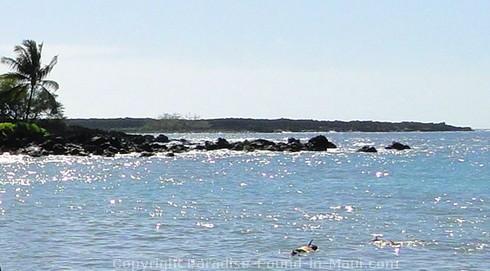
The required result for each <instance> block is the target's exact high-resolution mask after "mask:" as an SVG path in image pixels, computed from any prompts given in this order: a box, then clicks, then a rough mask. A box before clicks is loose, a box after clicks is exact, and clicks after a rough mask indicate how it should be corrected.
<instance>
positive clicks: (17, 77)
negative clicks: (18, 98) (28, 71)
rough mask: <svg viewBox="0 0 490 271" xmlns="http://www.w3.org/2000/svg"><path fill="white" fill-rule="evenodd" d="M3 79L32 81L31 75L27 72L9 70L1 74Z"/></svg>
mask: <svg viewBox="0 0 490 271" xmlns="http://www.w3.org/2000/svg"><path fill="white" fill-rule="evenodd" d="M0 78H1V79H9V80H14V81H20V82H25V81H27V82H28V81H30V79H29V77H28V76H26V75H25V74H22V73H18V72H8V73H4V74H2V75H0Z"/></svg>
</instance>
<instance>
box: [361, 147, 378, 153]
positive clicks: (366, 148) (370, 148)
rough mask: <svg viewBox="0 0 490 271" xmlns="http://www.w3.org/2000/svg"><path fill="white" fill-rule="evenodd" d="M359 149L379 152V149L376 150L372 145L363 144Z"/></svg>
mask: <svg viewBox="0 0 490 271" xmlns="http://www.w3.org/2000/svg"><path fill="white" fill-rule="evenodd" d="M357 151H358V152H378V150H376V148H375V147H372V146H363V147H362V148H360V149H359V150H357Z"/></svg>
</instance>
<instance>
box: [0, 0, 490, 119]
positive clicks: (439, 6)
mask: <svg viewBox="0 0 490 271" xmlns="http://www.w3.org/2000/svg"><path fill="white" fill-rule="evenodd" d="M0 9H1V10H2V16H1V17H0V20H1V25H2V27H1V28H0V56H14V53H13V51H12V50H13V47H14V46H15V45H16V44H20V43H21V41H22V40H24V39H33V40H36V41H38V42H44V56H45V60H44V61H45V63H48V61H49V60H50V58H51V57H52V56H54V55H59V62H58V64H57V66H56V67H55V69H54V70H53V72H52V73H51V75H50V77H49V78H50V79H53V80H55V81H57V82H58V83H59V84H60V90H59V91H58V94H59V99H60V101H61V102H62V103H63V104H64V105H65V108H66V109H65V114H66V115H67V117H70V118H78V117H81V118H89V117H97V118H109V117H158V116H160V115H162V114H164V113H179V114H182V115H193V116H200V117H201V118H221V117H246V118H248V117H250V118H293V119H321V120H379V121H423V122H442V121H445V122H446V123H448V124H453V125H461V126H471V127H473V128H490V109H489V108H490V107H489V106H488V103H489V101H490V54H489V52H490V30H489V27H488V26H489V25H490V16H488V14H490V1H471V0H465V1H463V0H461V1H450V0H445V1H437V0H434V1H417V0H410V1H408V0H406V1H397V0H389V1H381V0H378V1H367V0H366V1H360V0H358V1H349V0H342V1H329V0H323V1H313V0H312V1H308V0H294V1H288V0H280V1H279V0H278V1H273V0H260V1H246V0H240V1H234V0H222V1H206V0H200V1H191V0H183V1H177V0H174V1H164V0H154V1H150V0H140V1H127V0H100V1H96V0H84V1H53V0H43V1H38V0H30V1H29V0H27V1H13V0H3V1H1V2H0ZM7 68H8V67H6V66H5V65H1V66H0V73H3V72H6V71H7V70H8V69H7Z"/></svg>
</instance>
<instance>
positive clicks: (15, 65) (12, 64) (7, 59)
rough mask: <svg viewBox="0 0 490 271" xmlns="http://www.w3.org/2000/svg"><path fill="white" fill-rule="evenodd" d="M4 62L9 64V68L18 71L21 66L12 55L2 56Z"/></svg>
mask: <svg viewBox="0 0 490 271" xmlns="http://www.w3.org/2000/svg"><path fill="white" fill-rule="evenodd" d="M2 63H3V64H6V65H7V66H9V68H11V69H12V70H16V71H18V70H19V67H20V63H19V62H18V61H17V60H16V59H13V58H10V57H2Z"/></svg>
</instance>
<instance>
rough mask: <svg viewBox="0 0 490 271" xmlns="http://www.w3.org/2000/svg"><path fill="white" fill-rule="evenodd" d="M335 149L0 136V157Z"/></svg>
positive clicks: (127, 137) (89, 132)
mask: <svg viewBox="0 0 490 271" xmlns="http://www.w3.org/2000/svg"><path fill="white" fill-rule="evenodd" d="M333 148H337V146H336V145H335V144H333V143H332V142H330V141H329V140H328V139H327V138H326V137H325V136H324V135H318V136H315V137H313V138H311V139H309V140H308V141H307V142H305V143H303V142H301V141H300V140H299V139H296V138H288V140H287V142H274V141H270V140H266V139H254V140H244V141H237V142H229V141H228V140H227V139H225V138H218V139H217V140H216V141H204V142H200V143H193V142H189V141H188V140H186V139H173V140H171V139H169V138H168V137H167V136H165V135H163V134H161V135H158V136H156V137H155V136H153V135H139V134H127V133H123V132H115V131H110V132H108V131H102V130H97V129H88V128H83V127H71V126H70V127H67V128H65V129H63V130H62V131H61V132H55V133H53V134H52V135H49V136H45V137H39V135H35V136H29V135H28V134H25V135H23V136H22V137H15V138H2V137H1V135H0V153H2V152H9V153H12V154H26V155H30V156H33V157H38V156H45V155H76V156H88V155H98V156H107V157H112V156H114V155H116V154H128V153H139V154H140V156H142V157H149V156H152V155H154V154H156V153H164V154H165V155H167V156H174V155H175V154H178V153H183V152H187V151H191V150H198V151H213V150H221V149H228V150H234V151H245V152H253V151H280V152H299V151H327V150H328V149H333ZM386 148H387V149H396V150H404V149H409V148H410V147H409V146H407V145H403V144H401V143H398V142H393V144H392V145H390V146H388V147H386ZM359 151H360V152H376V149H375V148H374V147H369V146H365V147H363V148H361V149H360V150H359Z"/></svg>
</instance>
